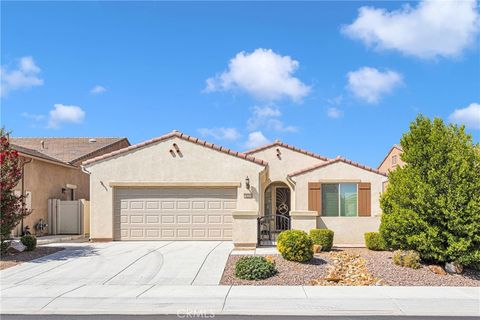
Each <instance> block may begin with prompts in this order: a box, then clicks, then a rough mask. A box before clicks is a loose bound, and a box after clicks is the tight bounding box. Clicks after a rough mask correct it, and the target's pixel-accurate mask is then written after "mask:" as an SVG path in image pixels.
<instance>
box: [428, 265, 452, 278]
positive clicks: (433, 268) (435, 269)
mask: <svg viewBox="0 0 480 320" xmlns="http://www.w3.org/2000/svg"><path fill="white" fill-rule="evenodd" d="M428 269H430V271H432V272H433V273H435V274H439V275H442V276H444V275H446V274H447V273H446V272H445V270H443V268H442V267H440V266H436V265H430V266H428Z"/></svg>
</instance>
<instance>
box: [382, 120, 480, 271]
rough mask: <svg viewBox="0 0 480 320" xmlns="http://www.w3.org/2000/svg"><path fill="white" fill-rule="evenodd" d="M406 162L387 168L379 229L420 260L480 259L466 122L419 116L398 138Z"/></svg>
mask: <svg viewBox="0 0 480 320" xmlns="http://www.w3.org/2000/svg"><path fill="white" fill-rule="evenodd" d="M401 145H402V148H403V154H402V155H401V158H402V160H403V161H405V166H403V167H402V168H397V169H396V170H393V171H391V172H390V174H389V176H388V178H389V184H388V187H387V190H386V191H385V193H384V194H383V195H382V197H381V199H380V203H381V207H382V210H383V216H382V222H381V225H380V232H381V234H382V236H383V237H384V239H385V240H386V242H387V244H388V245H389V246H390V247H392V248H399V249H413V250H416V251H418V252H419V253H420V255H421V256H422V258H423V259H425V260H433V261H438V262H449V261H458V262H459V263H462V264H464V265H474V264H478V263H479V262H480V148H479V145H478V144H474V143H473V141H472V137H471V135H469V134H467V133H466V132H465V128H464V126H461V127H458V126H456V125H446V124H445V123H444V122H443V121H442V120H441V119H438V118H435V119H434V120H433V121H431V120H430V119H428V118H426V117H424V116H421V115H420V116H418V117H417V119H416V120H415V121H414V122H412V123H411V125H410V130H409V131H408V132H407V133H405V134H404V135H403V137H402V139H401Z"/></svg>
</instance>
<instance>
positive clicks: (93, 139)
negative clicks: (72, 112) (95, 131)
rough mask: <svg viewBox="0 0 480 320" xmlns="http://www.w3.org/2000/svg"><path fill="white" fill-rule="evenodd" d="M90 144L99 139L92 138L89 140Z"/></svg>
mask: <svg viewBox="0 0 480 320" xmlns="http://www.w3.org/2000/svg"><path fill="white" fill-rule="evenodd" d="M88 142H90V143H94V142H97V139H95V138H91V139H88Z"/></svg>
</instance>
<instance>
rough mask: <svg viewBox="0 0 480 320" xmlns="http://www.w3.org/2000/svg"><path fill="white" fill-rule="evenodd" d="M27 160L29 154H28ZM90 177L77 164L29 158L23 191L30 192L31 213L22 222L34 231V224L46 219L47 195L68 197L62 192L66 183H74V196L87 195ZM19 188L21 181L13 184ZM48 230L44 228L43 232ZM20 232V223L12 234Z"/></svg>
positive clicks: (48, 196)
mask: <svg viewBox="0 0 480 320" xmlns="http://www.w3.org/2000/svg"><path fill="white" fill-rule="evenodd" d="M27 161H28V158H27ZM88 180H89V177H88V175H87V174H85V173H83V172H82V171H81V170H80V168H77V169H75V168H68V167H65V166H61V165H57V164H53V163H49V162H45V161H41V160H37V159H32V161H31V162H30V163H27V164H26V165H25V191H26V192H31V207H32V210H33V211H32V213H31V214H30V215H29V216H27V217H26V218H25V219H24V222H23V225H24V226H27V225H28V226H29V227H30V232H32V234H34V233H35V224H37V223H38V221H39V220H40V219H43V221H44V222H45V223H48V221H47V219H48V199H50V198H55V199H61V200H67V199H68V195H67V193H62V188H65V187H66V185H67V184H72V185H76V186H77V189H76V190H75V197H76V199H88V198H89V182H88ZM15 190H18V191H20V190H21V181H20V182H19V183H18V185H17V186H16V187H15ZM46 232H47V230H45V233H46ZM20 233H21V224H19V225H18V226H17V227H16V228H15V230H14V232H13V234H14V235H19V234H20Z"/></svg>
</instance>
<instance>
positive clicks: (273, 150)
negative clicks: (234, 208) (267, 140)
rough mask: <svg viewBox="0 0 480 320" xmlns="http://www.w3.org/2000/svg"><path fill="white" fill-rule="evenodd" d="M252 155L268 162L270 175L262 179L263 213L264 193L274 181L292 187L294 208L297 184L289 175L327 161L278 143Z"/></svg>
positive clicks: (291, 193) (261, 204)
mask: <svg viewBox="0 0 480 320" xmlns="http://www.w3.org/2000/svg"><path fill="white" fill-rule="evenodd" d="M277 149H279V150H280V158H279V157H277ZM251 155H252V156H254V157H257V158H260V159H262V160H264V161H267V162H268V175H266V176H265V179H264V181H262V188H261V189H260V191H261V193H262V197H261V199H260V208H262V209H261V214H262V215H263V207H264V200H265V199H264V196H263V195H264V192H265V190H266V188H267V187H268V185H269V184H271V183H272V182H277V181H281V182H284V183H285V184H286V185H287V186H289V187H290V195H291V199H290V205H291V207H292V209H293V208H295V201H296V195H295V192H296V190H295V185H293V184H292V183H291V182H290V181H289V180H288V179H287V176H288V175H289V174H291V173H293V172H295V171H298V170H301V169H305V168H308V167H311V166H314V165H317V164H320V163H324V162H325V161H323V160H320V159H318V158H315V157H312V156H309V155H307V154H304V153H301V152H298V151H294V150H291V149H289V148H285V147H282V146H276V145H274V146H271V147H270V148H267V149H264V150H260V151H258V152H254V153H251Z"/></svg>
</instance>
